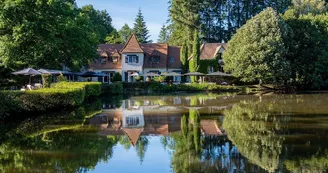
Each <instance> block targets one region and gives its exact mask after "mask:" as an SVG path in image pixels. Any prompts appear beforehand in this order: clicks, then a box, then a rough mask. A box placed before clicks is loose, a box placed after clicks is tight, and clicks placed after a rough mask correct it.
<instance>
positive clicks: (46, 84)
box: [41, 74, 52, 88]
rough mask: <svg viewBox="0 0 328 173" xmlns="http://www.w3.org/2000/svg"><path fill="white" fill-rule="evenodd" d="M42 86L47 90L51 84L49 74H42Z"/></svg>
mask: <svg viewBox="0 0 328 173" xmlns="http://www.w3.org/2000/svg"><path fill="white" fill-rule="evenodd" d="M41 76H42V84H43V87H45V88H49V87H50V85H51V83H52V75H51V74H42V75H41Z"/></svg>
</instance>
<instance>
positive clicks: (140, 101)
mask: <svg viewBox="0 0 328 173" xmlns="http://www.w3.org/2000/svg"><path fill="white" fill-rule="evenodd" d="M327 134H328V94H320V95H319V94H307V95H263V96H256V95H252V96H250V95H234V94H222V95H217V94H180V95H172V96H134V97H128V98H124V99H123V98H122V97H115V98H104V99H102V100H97V101H94V102H92V103H89V104H86V105H84V106H83V107H80V108H77V109H74V110H60V112H51V113H47V114H44V115H41V116H34V117H32V116H27V115H25V114H20V115H15V118H11V119H6V120H1V126H0V172H1V173H7V172H13V173H16V172H17V173H20V172H42V173H43V172H50V173H51V172H69V173H70V172H72V173H74V172H95V173H98V172H110V173H121V172H122V173H129V172H131V173H132V172H133V173H134V172H143V173H167V172H175V173H185V172H186V173H194V172H195V173H201V172H204V173H205V172H206V173H212V172H231V173H234V172H252V173H253V172H297V173H298V172H318V173H319V172H327V171H328V136H327Z"/></svg>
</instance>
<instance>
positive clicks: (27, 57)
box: [0, 0, 100, 70]
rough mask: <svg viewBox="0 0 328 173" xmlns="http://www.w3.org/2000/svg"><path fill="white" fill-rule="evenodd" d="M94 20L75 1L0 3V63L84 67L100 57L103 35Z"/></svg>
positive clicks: (5, 1)
mask: <svg viewBox="0 0 328 173" xmlns="http://www.w3.org/2000/svg"><path fill="white" fill-rule="evenodd" d="M96 28H98V27H95V26H94V21H92V20H91V19H90V16H88V15H86V14H85V13H84V12H83V10H82V11H81V10H80V9H79V8H77V6H75V4H74V3H73V1H65V0H58V1H52V0H44V1H39V0H32V1H28V2H27V1H15V2H13V1H11V0H4V1H2V2H1V3H0V31H1V32H0V45H1V47H2V48H1V49H0V54H1V59H0V64H1V65H4V66H5V67H8V68H10V69H13V70H17V69H20V68H23V67H27V66H28V67H34V68H51V69H54V68H61V67H62V64H65V66H67V67H69V68H70V69H72V70H74V69H80V68H81V67H82V66H86V65H88V63H89V61H90V60H93V59H94V58H95V57H96V56H97V53H96V48H97V44H98V43H99V40H100V36H99V34H98V32H96V31H95V29H96Z"/></svg>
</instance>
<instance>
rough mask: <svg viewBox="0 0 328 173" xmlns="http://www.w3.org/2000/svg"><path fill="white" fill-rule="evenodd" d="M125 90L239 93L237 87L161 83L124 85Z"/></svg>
mask: <svg viewBox="0 0 328 173" xmlns="http://www.w3.org/2000/svg"><path fill="white" fill-rule="evenodd" d="M123 86H124V89H125V90H128V91H131V90H133V91H135V90H146V91H155V92H157V91H159V92H174V91H238V90H240V89H239V88H237V87H235V86H222V85H216V84H209V83H200V84H198V83H192V84H188V85H187V84H179V85H162V84H161V83H159V82H146V83H123Z"/></svg>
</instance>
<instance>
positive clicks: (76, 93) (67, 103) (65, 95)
mask: <svg viewBox="0 0 328 173" xmlns="http://www.w3.org/2000/svg"><path fill="white" fill-rule="evenodd" d="M84 96H85V90H84V89H82V88H79V89H78V88H74V89H58V88H43V89H39V90H33V91H26V92H25V93H23V94H22V95H21V96H20V97H19V99H20V101H21V107H22V109H23V110H25V111H46V110H49V109H54V108H62V107H74V106H78V105H81V104H82V103H83V102H84Z"/></svg>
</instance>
